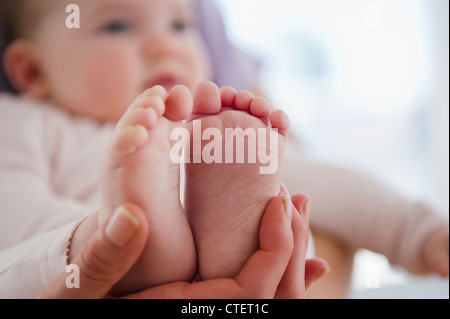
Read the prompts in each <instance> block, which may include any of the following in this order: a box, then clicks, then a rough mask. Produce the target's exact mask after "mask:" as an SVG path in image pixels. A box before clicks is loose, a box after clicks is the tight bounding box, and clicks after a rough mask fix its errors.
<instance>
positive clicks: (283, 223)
mask: <svg viewBox="0 0 450 319" xmlns="http://www.w3.org/2000/svg"><path fill="white" fill-rule="evenodd" d="M306 201H309V200H308V198H307V197H306V196H302V195H300V196H296V197H294V198H293V203H294V205H292V202H291V200H290V198H289V196H286V195H284V196H278V197H275V198H274V199H272V201H271V202H270V203H269V205H268V207H267V209H266V212H265V214H264V217H263V220H262V223H261V229H260V249H259V250H258V251H257V252H255V254H253V255H252V257H251V258H250V259H249V261H248V262H247V264H246V265H245V267H244V268H243V269H242V271H241V272H240V273H239V274H238V275H237V276H236V277H235V278H227V279H213V280H208V281H202V282H195V283H189V282H175V283H170V284H166V285H162V286H158V287H153V288H150V289H147V290H144V291H142V292H139V293H136V294H133V295H129V296H125V297H126V298H158V299H163V298H176V299H190V298H227V299H235V298H246V299H254V298H273V297H278V298H301V297H304V296H305V292H306V289H307V288H308V286H309V285H310V284H311V283H312V282H313V281H314V280H316V279H318V278H319V277H320V276H321V275H323V274H324V273H325V272H326V269H328V265H327V264H326V263H325V262H324V261H321V260H312V261H305V259H306V251H307V246H308V244H307V241H308V231H307V230H308V220H309V208H308V205H304V204H306ZM294 206H295V207H294ZM124 208H125V210H123V209H119V210H118V212H117V213H116V215H114V217H113V218H111V219H110V220H109V221H107V223H106V225H105V226H104V227H102V228H101V229H99V230H97V231H96V232H95V234H94V235H93V236H92V237H91V238H90V239H89V241H88V242H87V243H86V244H85V245H84V247H83V248H82V249H81V251H80V252H79V253H78V255H77V256H76V258H75V259H74V261H73V264H75V265H78V266H79V269H80V288H72V289H68V288H67V287H66V277H67V274H65V273H63V274H62V275H61V276H59V277H58V278H57V279H55V281H54V282H52V283H51V284H50V285H49V286H48V287H47V288H46V289H45V290H44V291H43V292H42V293H41V294H40V295H39V297H40V298H103V297H105V296H107V293H108V291H109V290H110V289H111V288H112V287H113V286H114V285H115V283H116V282H118V281H119V280H120V279H121V278H122V277H123V276H124V275H125V274H126V273H127V271H128V270H129V269H130V268H131V267H132V265H133V264H134V263H135V261H136V260H137V259H138V258H139V255H140V253H141V251H142V249H143V247H144V245H145V240H146V238H147V232H148V226H147V220H146V218H145V216H144V214H143V212H142V211H141V210H140V209H139V208H138V207H136V206H134V205H125V206H124ZM124 212H128V213H124ZM130 215H131V216H130ZM137 225H140V226H139V227H136V226H137ZM303 232H304V233H303ZM294 233H295V235H294Z"/></svg>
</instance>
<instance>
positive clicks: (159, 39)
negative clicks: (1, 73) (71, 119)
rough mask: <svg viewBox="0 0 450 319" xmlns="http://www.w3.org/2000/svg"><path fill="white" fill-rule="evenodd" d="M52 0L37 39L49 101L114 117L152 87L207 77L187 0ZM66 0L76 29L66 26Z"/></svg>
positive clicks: (101, 117)
mask: <svg viewBox="0 0 450 319" xmlns="http://www.w3.org/2000/svg"><path fill="white" fill-rule="evenodd" d="M51 1H52V3H53V4H54V5H52V6H51V9H50V11H49V12H46V16H45V17H44V19H43V21H42V24H41V25H40V27H39V28H38V30H37V34H36V41H37V44H38V47H39V52H40V57H41V60H42V70H43V72H44V74H45V78H46V81H47V85H48V88H49V92H50V98H51V100H52V101H53V102H54V103H56V104H57V105H61V106H62V107H64V108H66V109H68V110H69V111H70V112H72V113H74V114H77V115H84V116H90V117H92V118H95V119H97V120H118V119H119V118H120V117H121V115H122V114H123V113H124V112H125V110H126V109H127V107H128V105H129V104H130V103H131V102H132V101H133V100H134V99H135V98H136V97H137V96H138V95H139V94H140V93H142V91H144V90H145V89H147V88H149V87H152V86H155V85H162V86H163V87H165V88H166V89H167V90H170V89H171V88H172V87H173V86H175V85H177V84H182V85H185V86H187V87H188V88H192V87H193V86H194V85H195V84H196V83H198V82H199V81H203V80H208V79H209V78H210V63H209V57H208V55H207V51H206V49H205V47H204V44H203V42H202V40H201V38H200V35H199V33H198V31H197V30H196V29H195V26H194V19H195V17H194V12H193V8H192V7H191V3H190V1H189V0H95V1H92V0H77V1H59V0H58V1H55V0H51ZM69 3H76V4H77V5H78V6H79V8H80V16H81V26H80V28H79V29H68V28H67V27H66V19H67V17H68V16H69V13H66V10H65V9H66V5H67V4H69Z"/></svg>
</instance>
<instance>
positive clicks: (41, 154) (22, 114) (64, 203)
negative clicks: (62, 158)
mask: <svg viewBox="0 0 450 319" xmlns="http://www.w3.org/2000/svg"><path fill="white" fill-rule="evenodd" d="M8 101H11V102H10V103H1V102H2V100H1V99H0V112H1V113H0V147H1V149H2V151H1V152H0V214H1V215H0V216H1V217H0V221H1V222H0V250H3V249H6V248H8V247H10V246H14V245H16V244H18V243H20V242H22V241H24V240H27V239H28V238H31V237H34V236H36V235H40V234H43V233H45V232H48V231H50V230H53V229H56V228H58V227H60V226H61V225H65V224H67V223H70V222H72V221H74V220H77V219H79V218H80V217H83V216H85V215H86V214H89V213H92V211H88V209H91V210H92V207H91V208H87V207H86V205H83V204H82V203H80V202H78V201H76V200H73V199H70V198H62V197H61V196H60V195H58V194H57V191H56V190H54V189H52V185H53V183H52V182H53V181H52V174H51V169H52V166H51V165H52V154H51V152H50V151H49V145H51V144H53V140H54V139H57V138H58V136H57V134H55V135H56V136H51V135H50V136H49V134H48V133H46V132H49V131H50V130H48V126H49V125H51V123H49V121H45V119H44V117H43V116H42V112H39V111H38V110H36V109H35V108H33V107H31V106H29V107H26V106H25V105H22V104H19V103H17V102H16V103H14V102H15V101H14V100H13V99H10V100H8ZM3 102H4V101H3Z"/></svg>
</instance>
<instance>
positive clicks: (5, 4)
mask: <svg viewBox="0 0 450 319" xmlns="http://www.w3.org/2000/svg"><path fill="white" fill-rule="evenodd" d="M25 2H26V0H1V1H0V21H1V25H2V28H3V32H4V36H5V38H6V42H10V41H12V40H13V39H15V38H18V37H20V36H21V35H22V32H23V30H22V26H23V16H24V6H25Z"/></svg>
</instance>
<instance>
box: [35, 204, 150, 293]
mask: <svg viewBox="0 0 450 319" xmlns="http://www.w3.org/2000/svg"><path fill="white" fill-rule="evenodd" d="M147 232H148V226H147V222H146V217H145V215H144V213H143V212H142V210H141V209H139V208H138V207H136V206H134V205H131V204H126V205H123V206H121V207H120V208H119V209H117V211H116V212H115V214H114V215H113V216H112V217H111V218H110V219H109V220H108V221H107V222H106V223H105V225H104V226H103V227H102V228H100V229H98V230H97V231H96V232H95V233H94V234H93V235H92V237H91V238H90V239H89V240H88V241H87V242H86V244H85V245H84V246H83V247H82V248H81V250H80V252H79V253H78V254H77V256H76V257H75V258H74V260H73V262H72V265H74V266H75V268H74V269H75V271H74V272H72V274H67V273H63V274H62V275H60V276H59V277H58V278H57V279H55V281H53V282H52V283H51V284H50V285H49V286H48V287H47V288H46V289H45V290H44V291H43V292H42V293H41V294H40V295H39V298H58V299H79V298H88V299H94V298H103V297H104V296H105V295H106V294H107V293H108V291H110V290H111V288H112V287H113V286H114V285H115V284H116V283H117V282H118V281H119V280H120V279H121V278H122V277H123V276H124V275H125V274H126V273H127V272H128V270H129V269H130V268H131V267H132V266H133V264H134V263H135V262H136V260H137V259H138V258H139V256H140V254H141V252H142V249H143V248H144V245H145V242H146V239H147ZM69 275H72V276H76V277H72V278H73V279H74V280H78V282H79V288H68V287H70V286H68V285H67V280H68V279H69V277H68V276H69Z"/></svg>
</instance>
